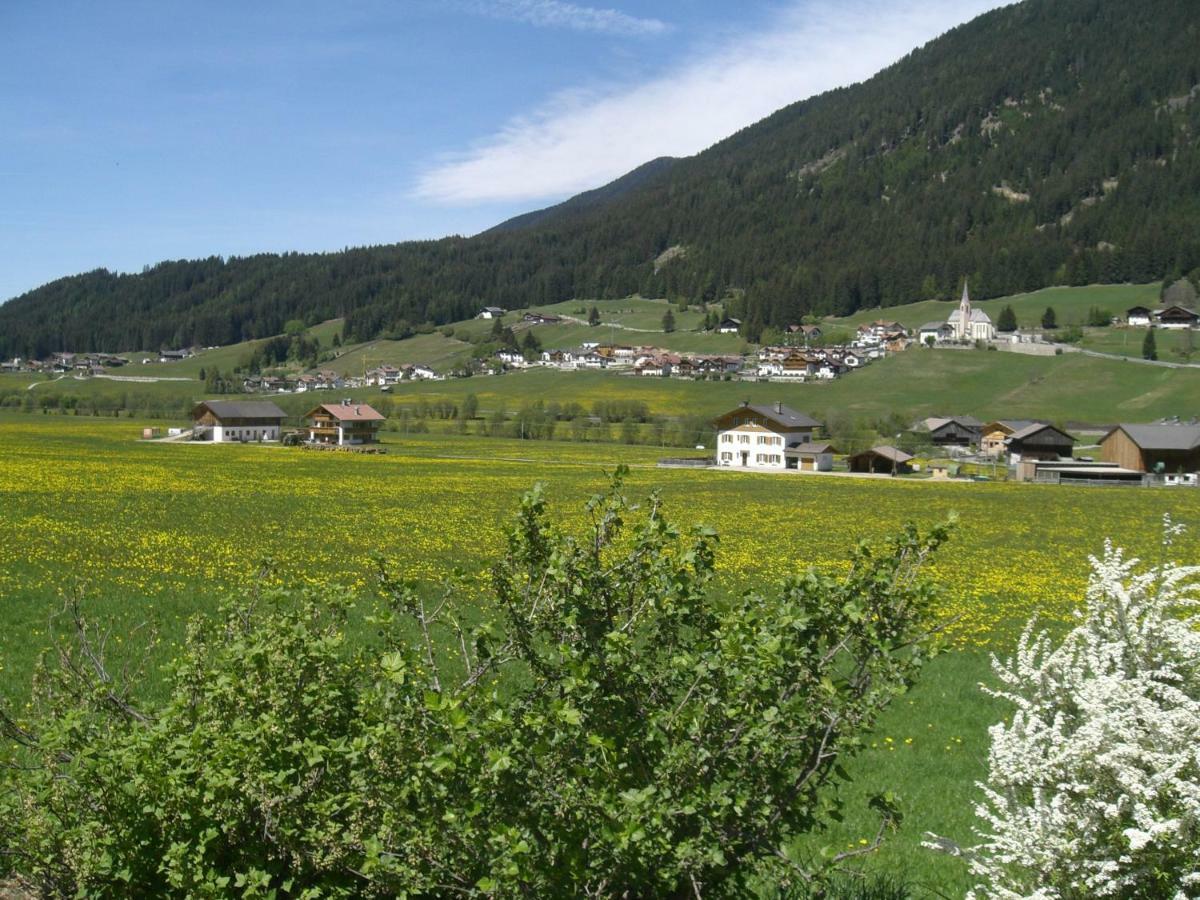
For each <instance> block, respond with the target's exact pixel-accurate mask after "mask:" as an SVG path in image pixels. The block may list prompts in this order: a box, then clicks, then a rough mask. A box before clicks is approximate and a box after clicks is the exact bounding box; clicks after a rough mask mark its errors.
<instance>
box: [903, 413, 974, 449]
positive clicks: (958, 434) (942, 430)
mask: <svg viewBox="0 0 1200 900" xmlns="http://www.w3.org/2000/svg"><path fill="white" fill-rule="evenodd" d="M916 430H917V431H918V432H922V433H923V434H925V435H927V436H928V439H929V442H930V443H931V444H933V445H934V446H935V447H972V446H975V445H977V444H978V443H979V440H980V438H981V437H982V433H983V423H982V422H980V421H979V420H978V419H976V418H975V417H974V416H932V417H930V418H928V419H925V420H923V421H922V422H921V423H920V424H919V425H918V426H917V429H916Z"/></svg>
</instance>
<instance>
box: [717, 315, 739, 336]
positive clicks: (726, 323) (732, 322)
mask: <svg viewBox="0 0 1200 900" xmlns="http://www.w3.org/2000/svg"><path fill="white" fill-rule="evenodd" d="M741 330H742V320H741V319H725V320H723V321H722V322H721V324H720V325H718V326H717V334H737V333H738V332H739V331H741Z"/></svg>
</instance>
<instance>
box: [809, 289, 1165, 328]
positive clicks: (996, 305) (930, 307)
mask: <svg viewBox="0 0 1200 900" xmlns="http://www.w3.org/2000/svg"><path fill="white" fill-rule="evenodd" d="M1161 287H1162V284H1161V282H1157V281H1156V282H1152V283H1150V284H1093V285H1088V286H1086V287H1051V288H1044V289H1043V290H1040V291H1031V292H1030V293H1027V294H1013V295H1012V296H1009V297H999V298H997V299H994V300H982V301H974V300H973V301H972V305H974V306H976V307H978V308H979V309H982V310H983V311H984V312H986V313H987V314H988V315H989V316H990V317H991V319H992V321H993V322H995V321H996V320H997V319H998V318H999V317H1000V312H1001V311H1002V310H1003V309H1004V307H1006V306H1011V307H1012V308H1013V312H1014V313H1016V315H1017V325H1018V326H1019V327H1021V328H1040V327H1041V324H1042V313H1044V312H1045V311H1046V307H1053V308H1054V313H1055V316H1056V317H1057V319H1058V324H1059V326H1060V327H1061V326H1065V325H1072V324H1074V325H1082V324H1084V323H1085V322H1086V321H1087V315H1088V311H1089V310H1090V309H1092V307H1099V308H1100V309H1103V310H1107V311H1108V312H1109V314H1110V315H1114V316H1116V315H1124V313H1125V310H1127V309H1129V307H1131V306H1148V307H1150V308H1154V307H1155V306H1157V305H1158V294H1159V291H1160V289H1161ZM958 299H959V297H958V295H957V294H956V295H954V297H953V299H948V300H924V301H922V302H920V303H909V304H906V305H904V306H891V307H888V308H887V309H879V308H875V309H864V310H859V311H858V312H856V313H854V315H851V316H846V317H844V318H830V319H826V320H825V321H826V322H828V323H829V324H831V325H835V326H837V325H842V326H847V327H855V328H857V327H858V326H859V325H861V324H862V323H864V322H870V321H873V320H875V319H880V318H882V319H887V320H889V321H895V322H899V323H900V324H902V325H904V326H905V327H906V328H920V327H921V326H922V325H924V324H925V323H927V322H944V321H946V317H947V316H949V315H950V313H952V312H953V311H954V310H955V309H957V308H958Z"/></svg>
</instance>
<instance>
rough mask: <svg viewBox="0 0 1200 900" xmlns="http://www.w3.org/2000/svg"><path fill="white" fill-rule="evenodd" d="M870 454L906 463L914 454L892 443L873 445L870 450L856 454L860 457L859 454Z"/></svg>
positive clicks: (890, 460)
mask: <svg viewBox="0 0 1200 900" xmlns="http://www.w3.org/2000/svg"><path fill="white" fill-rule="evenodd" d="M868 454H874V455H875V456H882V457H883V458H884V459H886V460H888V461H889V462H894V463H906V462H908V461H909V460H911V459H912V456H911V455H910V454H908V453H905V452H904V451H903V450H897V449H896V448H895V447H893V446H891V445H890V444H881V445H880V446H878V447H872V448H871V449H870V450H864V451H863V452H862V453H856V454H854V455H855V456H856V457H859V456H866V455H868Z"/></svg>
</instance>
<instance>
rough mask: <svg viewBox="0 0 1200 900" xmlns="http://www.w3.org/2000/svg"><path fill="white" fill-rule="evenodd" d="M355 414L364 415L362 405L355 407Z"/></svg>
mask: <svg viewBox="0 0 1200 900" xmlns="http://www.w3.org/2000/svg"><path fill="white" fill-rule="evenodd" d="M354 414H355V415H356V416H361V415H362V407H361V406H356V407H354Z"/></svg>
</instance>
